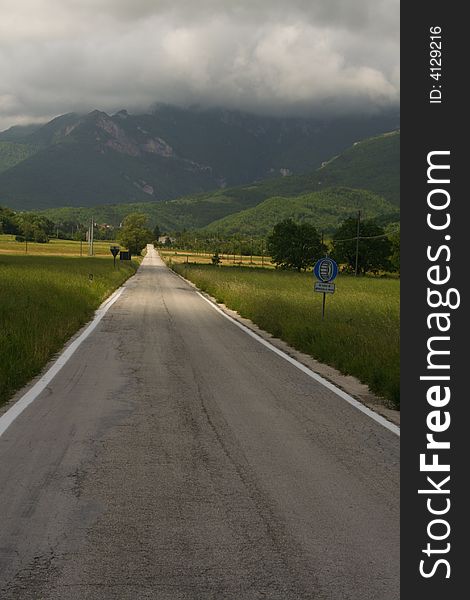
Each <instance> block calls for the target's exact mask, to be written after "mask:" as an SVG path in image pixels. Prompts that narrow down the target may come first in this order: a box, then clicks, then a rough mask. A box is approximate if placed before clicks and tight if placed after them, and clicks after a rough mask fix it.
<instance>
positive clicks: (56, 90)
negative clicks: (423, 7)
mask: <svg viewBox="0 0 470 600" xmlns="http://www.w3.org/2000/svg"><path fill="white" fill-rule="evenodd" d="M157 102H160V103H168V104H176V105H179V106H189V105H199V106H202V107H212V106H222V107H226V108H236V109H241V110H245V111H251V112H257V113H262V114H283V115H306V114H308V115H316V114H321V115H325V114H326V115H335V114H349V113H357V112H360V113H376V112H378V111H381V110H383V109H388V108H390V107H397V106H398V103H399V0H0V130H3V129H5V128H7V127H9V126H11V125H14V124H24V123H31V122H39V121H46V120H49V119H50V118H52V117H54V116H57V115H59V114H63V113H66V112H72V111H75V112H80V113H84V112H88V111H91V110H93V109H99V110H105V111H107V112H108V113H112V112H115V111H117V110H120V109H123V108H126V109H128V110H129V111H130V112H145V111H146V110H148V109H149V107H151V106H152V105H154V104H155V103H157Z"/></svg>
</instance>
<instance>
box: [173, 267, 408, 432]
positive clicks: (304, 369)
mask: <svg viewBox="0 0 470 600" xmlns="http://www.w3.org/2000/svg"><path fill="white" fill-rule="evenodd" d="M170 272H171V273H174V274H175V275H178V277H181V279H183V281H186V282H187V280H186V279H185V278H184V277H183V276H182V275H180V274H179V273H175V271H172V270H170ZM195 292H196V294H198V296H200V297H201V298H202V299H203V300H204V301H205V302H207V304H209V306H212V308H213V309H214V310H216V311H217V312H218V313H220V314H221V315H222V316H223V317H225V318H226V319H228V320H229V321H231V322H232V323H233V324H234V325H236V326H237V327H238V328H239V329H241V330H242V331H244V332H245V333H247V334H248V335H249V336H251V337H252V338H254V339H255V340H256V341H257V342H259V343H260V344H263V346H265V347H266V348H269V350H271V352H274V354H277V355H278V356H280V357H281V358H283V359H284V360H287V362H290V363H291V365H294V367H296V368H297V369H299V370H300V371H302V373H305V374H306V375H308V376H309V377H311V378H312V379H314V380H315V381H317V382H318V383H320V384H321V385H323V386H324V387H326V388H328V389H329V390H331V391H332V392H334V393H335V394H336V395H337V396H339V397H340V398H342V399H343V400H345V401H346V402H348V403H349V404H351V406H354V408H357V410H360V411H361V412H363V413H364V414H365V415H367V416H368V417H370V418H371V419H373V420H374V421H376V422H377V423H379V424H380V425H382V426H383V427H385V428H386V429H388V430H389V431H391V432H392V433H394V434H395V435H398V436H400V428H399V427H398V426H397V425H395V424H394V423H391V422H390V421H387V419H386V418H385V417H382V415H379V414H378V413H376V412H374V411H373V410H371V409H370V408H368V407H367V406H365V405H364V404H362V403H361V402H359V400H356V398H353V397H352V396H350V395H349V394H347V393H346V392H345V391H343V390H342V389H340V388H338V387H336V386H335V385H334V384H333V383H331V382H330V381H328V380H327V379H324V378H323V377H321V375H318V373H315V371H312V370H311V369H309V368H308V367H306V366H305V365H303V364H302V363H301V362H299V361H298V360H296V359H295V358H292V356H289V355H288V354H286V353H285V352H283V351H282V350H279V348H276V346H274V345H273V344H271V343H270V342H268V341H267V340H265V339H264V338H262V337H261V336H259V335H258V334H257V333H255V332H254V331H252V330H251V329H249V328H248V327H246V326H245V325H243V324H242V323H240V322H239V321H237V320H236V319H234V318H233V317H231V316H230V315H228V314H227V313H226V312H224V311H223V310H222V309H221V308H220V307H218V306H217V305H216V304H214V302H212V300H209V298H206V297H205V296H204V295H203V294H201V292H199V291H198V290H197V289H195Z"/></svg>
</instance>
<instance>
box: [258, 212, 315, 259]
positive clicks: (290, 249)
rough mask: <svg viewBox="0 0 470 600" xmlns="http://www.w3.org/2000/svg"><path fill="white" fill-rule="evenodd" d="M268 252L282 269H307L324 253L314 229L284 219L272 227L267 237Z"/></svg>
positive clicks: (309, 225) (308, 225)
mask: <svg viewBox="0 0 470 600" xmlns="http://www.w3.org/2000/svg"><path fill="white" fill-rule="evenodd" d="M268 252H269V253H270V254H271V257H272V260H273V262H274V263H275V264H276V265H278V266H280V267H281V268H283V269H297V271H301V270H302V269H307V267H310V266H312V265H313V264H315V262H316V260H318V259H319V258H320V257H321V255H322V254H323V252H324V247H323V245H322V243H321V241H320V236H319V235H318V232H317V230H316V229H315V227H314V226H313V225H311V224H309V223H295V222H294V221H293V220H292V219H286V220H284V221H281V222H280V223H277V225H275V226H274V229H273V232H272V233H271V235H270V236H269V237H268Z"/></svg>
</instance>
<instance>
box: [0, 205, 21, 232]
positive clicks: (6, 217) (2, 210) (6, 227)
mask: <svg viewBox="0 0 470 600" xmlns="http://www.w3.org/2000/svg"><path fill="white" fill-rule="evenodd" d="M0 233H10V234H13V235H17V234H18V233H19V227H18V218H17V216H16V214H15V213H14V212H13V211H12V210H11V209H10V208H6V207H3V206H0Z"/></svg>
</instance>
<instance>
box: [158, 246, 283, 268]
mask: <svg viewBox="0 0 470 600" xmlns="http://www.w3.org/2000/svg"><path fill="white" fill-rule="evenodd" d="M158 253H159V254H160V256H161V257H162V258H163V259H164V260H166V261H167V262H168V263H171V264H172V265H173V264H183V263H193V264H202V265H211V264H212V256H213V253H212V252H198V253H196V252H191V251H185V250H163V249H161V248H159V249H158ZM219 257H220V260H221V265H223V266H225V267H234V266H235V267H241V266H243V267H265V268H267V269H269V268H271V269H274V264H273V263H271V257H270V256H254V255H253V256H245V255H240V254H235V255H234V254H219Z"/></svg>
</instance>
